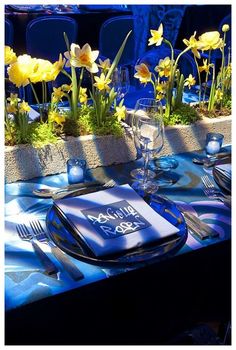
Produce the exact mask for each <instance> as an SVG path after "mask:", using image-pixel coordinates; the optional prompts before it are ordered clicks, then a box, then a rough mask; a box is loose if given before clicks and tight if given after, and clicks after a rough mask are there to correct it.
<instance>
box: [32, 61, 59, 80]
mask: <svg viewBox="0 0 236 350" xmlns="http://www.w3.org/2000/svg"><path fill="white" fill-rule="evenodd" d="M52 73H53V65H52V63H51V62H50V61H48V60H43V59H41V58H38V59H36V64H35V66H34V71H33V72H32V73H31V74H30V76H29V79H30V81H31V82H32V83H38V82H42V81H46V82H48V81H52V80H54V79H53V77H52Z"/></svg>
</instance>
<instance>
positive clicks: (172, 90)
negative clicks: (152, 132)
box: [134, 23, 231, 124]
mask: <svg viewBox="0 0 236 350" xmlns="http://www.w3.org/2000/svg"><path fill="white" fill-rule="evenodd" d="M228 30H229V26H228V25H223V27H222V31H223V33H224V36H223V38H221V37H220V33H219V32H217V31H212V32H206V33H204V34H202V35H200V36H199V38H198V39H197V38H196V32H194V34H193V35H192V36H191V37H190V38H189V39H184V40H183V42H184V44H185V45H186V48H185V49H184V50H182V51H181V52H180V53H179V54H178V56H177V57H176V58H174V48H173V46H172V44H171V43H170V42H169V41H168V40H167V39H165V38H164V37H163V25H162V23H161V24H160V26H159V28H158V29H157V30H151V31H150V32H151V38H150V39H149V43H148V45H149V46H150V45H156V46H160V45H162V44H163V43H164V44H166V45H168V46H169V47H170V52H171V55H170V57H168V56H167V57H165V58H163V59H160V60H159V62H158V64H157V65H156V67H155V68H154V72H152V71H150V69H149V67H148V65H147V64H145V63H141V64H138V65H136V66H135V70H136V73H135V75H134V77H135V78H137V79H139V81H140V83H141V84H144V85H146V84H147V83H151V84H152V86H153V92H154V96H155V98H156V99H157V100H164V102H165V123H166V124H176V123H184V124H190V123H191V122H193V121H195V120H196V119H199V115H198V114H197V113H196V110H194V109H193V108H191V107H190V106H188V105H184V104H183V103H182V100H183V91H184V88H185V87H188V88H189V89H191V88H192V87H193V86H194V85H195V84H196V80H197V79H198V82H199V92H198V96H199V106H200V111H201V112H204V111H205V114H207V115H208V116H211V115H214V111H215V109H216V108H220V109H222V108H223V107H226V106H230V103H231V63H230V54H229V55H228V61H227V62H225V56H224V46H225V39H226V35H225V34H226V32H227V31H228ZM216 49H220V50H221V53H222V60H221V67H220V70H219V72H218V74H217V73H216V67H215V65H214V64H213V63H212V62H211V58H212V55H211V54H212V51H213V50H216ZM189 51H191V52H192V54H193V57H194V61H195V64H196V68H197V72H198V77H194V76H193V75H192V74H189V76H188V77H184V75H183V74H182V73H181V71H180V69H179V60H180V58H181V57H182V56H183V55H184V54H186V53H187V52H189ZM200 51H201V53H202V54H203V55H204V53H205V52H206V51H207V52H208V55H207V58H206V59H204V58H203V64H202V65H200V64H199V61H198V60H200V59H201V53H200ZM202 72H204V73H205V81H204V82H203V81H202ZM210 77H211V85H210V93H209V96H208V98H207V90H208V86H209V80H210V79H209V78H210Z"/></svg>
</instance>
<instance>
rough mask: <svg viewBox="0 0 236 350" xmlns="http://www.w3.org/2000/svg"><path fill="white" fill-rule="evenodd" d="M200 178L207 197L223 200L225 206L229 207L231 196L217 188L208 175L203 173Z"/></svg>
mask: <svg viewBox="0 0 236 350" xmlns="http://www.w3.org/2000/svg"><path fill="white" fill-rule="evenodd" d="M201 180H202V183H203V185H204V188H203V191H204V193H205V195H206V196H207V197H208V198H210V199H211V198H212V199H217V200H219V201H221V202H223V203H224V204H225V205H226V206H227V207H231V196H228V195H226V194H224V193H223V192H221V191H220V190H219V189H217V188H216V187H215V185H214V183H213V181H212V180H211V179H210V178H209V176H208V175H203V176H202V177H201Z"/></svg>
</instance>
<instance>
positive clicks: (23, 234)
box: [16, 224, 58, 275]
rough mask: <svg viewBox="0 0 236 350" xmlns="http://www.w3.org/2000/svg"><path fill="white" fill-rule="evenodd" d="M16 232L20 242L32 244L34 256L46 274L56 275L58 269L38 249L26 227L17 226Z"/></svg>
mask: <svg viewBox="0 0 236 350" xmlns="http://www.w3.org/2000/svg"><path fill="white" fill-rule="evenodd" d="M16 231H17V233H18V235H19V237H20V238H21V239H22V240H24V241H28V242H30V243H31V244H32V246H33V248H34V251H35V253H36V255H37V256H38V258H39V259H40V261H41V262H42V264H43V266H44V267H45V269H46V273H47V274H48V275H52V274H56V273H57V272H58V268H57V267H56V265H55V264H54V263H53V262H52V261H51V260H50V259H49V257H48V256H47V254H46V253H45V252H44V251H43V250H42V249H41V248H40V246H39V244H38V242H37V240H36V239H35V238H34V236H33V235H32V233H30V231H29V230H28V228H27V226H26V225H25V224H18V225H16Z"/></svg>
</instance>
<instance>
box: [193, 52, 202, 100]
mask: <svg viewBox="0 0 236 350" xmlns="http://www.w3.org/2000/svg"><path fill="white" fill-rule="evenodd" d="M194 61H195V64H196V67H197V74H198V83H199V93H198V101H199V107H200V106H201V95H202V80H201V74H200V71H199V66H198V63H197V59H196V56H195V55H194Z"/></svg>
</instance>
